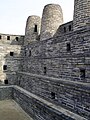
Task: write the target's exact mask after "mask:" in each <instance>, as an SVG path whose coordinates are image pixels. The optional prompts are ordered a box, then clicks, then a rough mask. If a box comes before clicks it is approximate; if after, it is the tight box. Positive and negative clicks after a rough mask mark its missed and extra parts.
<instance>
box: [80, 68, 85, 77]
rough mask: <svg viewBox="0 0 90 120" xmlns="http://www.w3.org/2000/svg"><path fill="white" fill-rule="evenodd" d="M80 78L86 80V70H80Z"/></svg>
mask: <svg viewBox="0 0 90 120" xmlns="http://www.w3.org/2000/svg"><path fill="white" fill-rule="evenodd" d="M80 78H85V69H80Z"/></svg>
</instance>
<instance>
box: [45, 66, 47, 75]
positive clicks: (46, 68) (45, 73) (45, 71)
mask: <svg viewBox="0 0 90 120" xmlns="http://www.w3.org/2000/svg"><path fill="white" fill-rule="evenodd" d="M46 73H47V68H46V67H44V75H46Z"/></svg>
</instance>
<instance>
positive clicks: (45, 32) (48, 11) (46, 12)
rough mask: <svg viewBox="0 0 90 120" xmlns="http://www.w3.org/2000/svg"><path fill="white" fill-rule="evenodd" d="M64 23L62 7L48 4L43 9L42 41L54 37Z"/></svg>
mask: <svg viewBox="0 0 90 120" xmlns="http://www.w3.org/2000/svg"><path fill="white" fill-rule="evenodd" d="M62 23H63V13H62V9H61V7H60V5H57V4H48V5H46V6H45V7H44V9H43V14H42V21H41V33H40V40H45V39H48V38H51V37H53V35H54V34H55V33H56V31H57V29H58V27H59V26H60V25H61V24H62Z"/></svg>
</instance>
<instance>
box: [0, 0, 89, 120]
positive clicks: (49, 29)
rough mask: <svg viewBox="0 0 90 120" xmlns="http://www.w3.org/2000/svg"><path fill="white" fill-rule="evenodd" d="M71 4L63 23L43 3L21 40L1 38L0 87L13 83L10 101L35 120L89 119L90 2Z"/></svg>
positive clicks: (52, 6) (53, 9)
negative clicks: (70, 18) (71, 12)
mask: <svg viewBox="0 0 90 120" xmlns="http://www.w3.org/2000/svg"><path fill="white" fill-rule="evenodd" d="M74 5H75V6H74V18H73V21H70V22H68V23H63V12H62V8H61V6H60V5H57V4H48V5H46V6H45V7H44V9H43V14H42V18H40V17H39V16H36V15H32V16H29V17H28V19H27V22H26V28H25V36H22V35H21V36H19V35H8V34H6V35H5V34H0V80H1V83H0V84H1V85H6V84H8V85H17V86H13V87H12V88H13V98H14V100H15V101H16V102H17V103H18V104H20V106H21V107H22V108H23V109H24V110H25V111H26V112H27V113H28V114H29V115H31V116H32V117H33V118H34V120H41V119H42V120H56V119H57V120H78V119H80V120H89V119H90V102H89V101H90V26H89V20H90V0H75V4H74ZM1 91H2V88H1ZM5 91H6V88H5ZM7 93H8V91H7ZM8 94H9V93H8ZM4 96H5V98H8V97H9V96H7V94H5V93H4ZM10 96H11V92H10ZM1 98H3V96H1Z"/></svg>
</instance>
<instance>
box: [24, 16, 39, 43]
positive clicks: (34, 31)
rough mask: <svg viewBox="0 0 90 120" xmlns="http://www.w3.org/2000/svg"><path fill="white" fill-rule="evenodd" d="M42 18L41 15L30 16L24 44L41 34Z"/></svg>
mask: <svg viewBox="0 0 90 120" xmlns="http://www.w3.org/2000/svg"><path fill="white" fill-rule="evenodd" d="M40 27H41V19H40V17H39V16H35V15H32V16H29V17H28V19H27V22H26V29H25V39H24V44H25V45H26V44H28V43H30V42H32V41H35V40H37V38H38V35H39V34H40Z"/></svg>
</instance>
